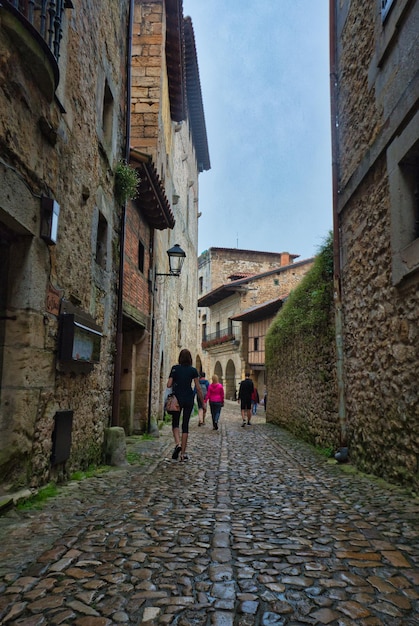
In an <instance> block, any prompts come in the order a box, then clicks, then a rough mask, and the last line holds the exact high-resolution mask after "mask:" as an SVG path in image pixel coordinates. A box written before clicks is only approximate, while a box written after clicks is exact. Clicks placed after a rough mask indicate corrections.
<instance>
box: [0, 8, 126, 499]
mask: <svg viewBox="0 0 419 626" xmlns="http://www.w3.org/2000/svg"><path fill="white" fill-rule="evenodd" d="M88 5H89V3H88V2H85V1H82V2H81V3H79V5H78V6H77V8H74V10H73V9H65V11H64V13H65V17H64V20H63V24H62V26H63V39H62V41H61V49H60V60H59V70H60V82H59V85H58V87H57V90H56V96H57V97H56V98H54V94H52V97H51V98H47V97H46V94H45V91H44V90H42V88H41V86H40V84H39V80H38V79H39V75H38V70H39V63H38V64H33V63H31V61H32V59H31V60H30V61H29V60H28V59H27V58H25V46H20V45H19V42H17V41H16V38H15V37H16V34H13V36H12V35H11V31H10V30H6V29H3V24H4V23H3V17H4V12H5V9H4V7H0V11H1V12H2V16H1V18H0V76H1V77H2V80H1V81H0V152H1V154H2V165H1V169H0V232H1V233H2V235H3V233H8V239H7V241H8V243H7V246H6V252H4V248H2V259H3V258H6V257H7V259H6V261H7V262H6V263H2V264H1V266H0V278H1V282H2V284H3V286H5V287H3V290H2V296H3V300H2V302H1V306H0V308H1V309H2V313H3V311H4V313H5V317H6V318H7V319H6V321H4V320H3V321H2V322H0V323H1V324H2V328H1V329H0V338H1V340H0V361H1V362H2V366H3V367H2V368H0V376H1V379H0V385H1V389H0V400H1V402H0V482H2V483H5V484H6V485H7V486H8V487H17V486H20V485H31V486H36V485H40V484H42V483H45V482H47V481H48V480H50V479H51V478H54V477H57V476H59V475H63V474H64V473H65V474H66V475H69V474H70V473H71V472H72V471H74V470H76V469H80V468H85V467H87V466H88V465H89V464H91V463H99V462H100V461H101V459H102V446H103V436H104V430H105V428H106V427H107V426H109V424H110V419H111V406H112V387H113V364H114V355H115V324H116V305H117V301H116V284H117V263H118V254H117V250H118V236H119V218H120V207H119V206H118V205H117V203H116V202H115V197H114V170H115V167H116V164H117V162H118V160H119V159H120V158H122V156H123V154H124V131H125V120H124V111H125V76H124V75H122V76H121V68H124V67H125V59H126V45H127V41H126V33H127V21H128V19H127V18H128V1H124V2H120V0H111V1H110V2H107V3H106V6H105V5H104V6H103V7H102V6H101V8H100V9H96V10H95V9H92V7H91V6H88ZM19 32H20V33H21V36H22V37H31V36H32V35H31V31H30V30H29V29H27V30H25V28H23V27H22V28H21V29H20V31H19ZM34 42H35V40H34V41H32V42H31V44H32V45H34ZM42 58H43V62H44V63H45V64H46V66H47V65H48V63H49V60H48V57H47V56H45V55H42ZM109 119H111V120H112V123H111V124H108V120H109ZM42 195H46V196H49V197H51V198H54V199H56V201H57V202H58V204H59V205H60V207H61V211H60V216H59V222H58V237H57V242H56V245H55V246H54V245H47V243H46V242H45V241H43V240H42V239H41V237H40V222H41V216H42V212H41V200H40V199H41V196H42ZM22 207H24V208H25V211H24V212H23V211H22V210H21V208H22ZM99 224H101V227H99ZM2 238H3V237H2ZM99 244H100V245H99ZM99 248H100V250H101V253H100V255H99V254H98V250H99ZM99 257H100V258H99ZM63 302H71V303H73V304H74V305H77V306H78V307H79V309H80V310H82V311H83V312H84V313H86V314H88V315H90V317H91V318H93V319H94V321H95V323H96V324H97V325H98V326H99V327H100V328H101V331H102V333H103V337H102V341H101V352H100V362H99V364H97V365H95V366H93V367H92V368H91V370H90V371H88V370H87V369H85V370H84V371H83V372H81V371H69V370H65V368H62V367H61V365H60V363H59V362H58V340H59V312H60V305H62V303H63ZM60 410H72V411H73V414H74V415H73V431H72V444H71V449H70V457H69V459H68V461H67V462H66V463H65V465H63V466H60V467H52V466H51V451H52V434H53V430H54V416H55V413H56V412H57V411H60Z"/></svg>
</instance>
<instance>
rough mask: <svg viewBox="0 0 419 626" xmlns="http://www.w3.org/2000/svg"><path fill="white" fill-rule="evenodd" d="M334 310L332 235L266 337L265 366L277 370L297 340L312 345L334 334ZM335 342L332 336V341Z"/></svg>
mask: <svg viewBox="0 0 419 626" xmlns="http://www.w3.org/2000/svg"><path fill="white" fill-rule="evenodd" d="M332 306H333V235H332V233H329V235H328V237H327V239H326V241H325V242H324V244H323V246H322V247H321V248H320V250H319V253H318V255H317V256H316V258H315V261H314V264H313V267H312V268H311V269H310V271H309V272H307V274H306V275H305V276H304V278H303V279H302V280H301V282H300V283H299V284H298V286H297V287H296V288H295V290H294V291H292V292H291V294H290V296H289V297H288V299H287V301H286V302H285V304H284V306H283V307H282V309H281V311H280V312H279V313H278V315H277V317H276V318H275V320H274V321H273V322H272V324H271V326H270V328H269V331H268V333H267V336H266V342H265V363H266V367H267V368H270V367H272V368H275V367H276V365H277V360H278V354H279V353H280V352H281V350H283V349H284V348H285V347H287V346H289V345H290V344H291V343H292V342H293V339H294V338H295V337H296V336H298V338H299V341H301V340H302V341H303V342H304V343H306V344H307V346H308V345H309V344H311V343H312V342H313V339H314V338H315V337H316V336H317V335H318V334H319V332H320V331H321V333H323V334H324V332H325V331H326V333H330V334H332V333H333V327H332V326H331V325H330V313H331V307H332ZM330 338H331V339H332V335H331V337H330Z"/></svg>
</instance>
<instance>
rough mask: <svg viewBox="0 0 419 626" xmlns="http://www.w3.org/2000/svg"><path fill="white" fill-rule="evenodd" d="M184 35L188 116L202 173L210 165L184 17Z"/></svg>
mask: <svg viewBox="0 0 419 626" xmlns="http://www.w3.org/2000/svg"><path fill="white" fill-rule="evenodd" d="M184 35H185V68H186V97H187V103H188V114H189V120H190V124H191V128H192V137H193V142H194V146H195V152H196V161H197V164H198V171H199V172H203V171H204V170H209V169H211V164H210V157H209V151H208V139H207V129H206V126H205V115H204V106H203V103H202V92H201V82H200V79H199V67H198V56H197V53H196V45H195V34H194V30H193V26H192V20H191V18H190V17H186V18H185V20H184Z"/></svg>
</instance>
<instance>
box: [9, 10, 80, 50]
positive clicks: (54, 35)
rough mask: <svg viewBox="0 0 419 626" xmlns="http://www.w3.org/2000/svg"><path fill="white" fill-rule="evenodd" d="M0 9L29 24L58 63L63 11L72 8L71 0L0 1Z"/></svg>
mask: <svg viewBox="0 0 419 626" xmlns="http://www.w3.org/2000/svg"><path fill="white" fill-rule="evenodd" d="M0 7H3V8H5V9H8V10H9V11H11V12H12V13H14V14H15V15H16V17H18V18H20V19H21V21H22V22H26V23H28V24H30V27H31V28H34V29H35V31H36V32H37V33H38V34H39V35H40V36H41V38H42V39H43V40H44V41H45V43H46V44H47V46H48V48H49V49H50V51H51V52H52V54H53V55H54V57H55V59H56V60H57V61H58V58H59V56H60V42H61V38H62V36H63V32H62V17H63V12H64V9H72V8H73V3H72V2H71V0H0ZM22 18H23V19H22Z"/></svg>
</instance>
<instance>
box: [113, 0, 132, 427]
mask: <svg viewBox="0 0 419 626" xmlns="http://www.w3.org/2000/svg"><path fill="white" fill-rule="evenodd" d="M134 2H135V0H129V16H128V33H127V35H128V44H127V65H126V71H127V98H126V120H125V161H126V163H128V162H129V158H130V142H131V54H132V30H133V22H134ZM126 213H127V203H126V202H124V204H123V205H122V207H121V233H120V237H119V272H118V301H117V321H116V353H115V368H114V380H113V395H112V422H111V423H112V426H119V406H120V396H121V371H122V339H123V333H122V317H123V289H124V259H125V227H126V224H125V221H126Z"/></svg>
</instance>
